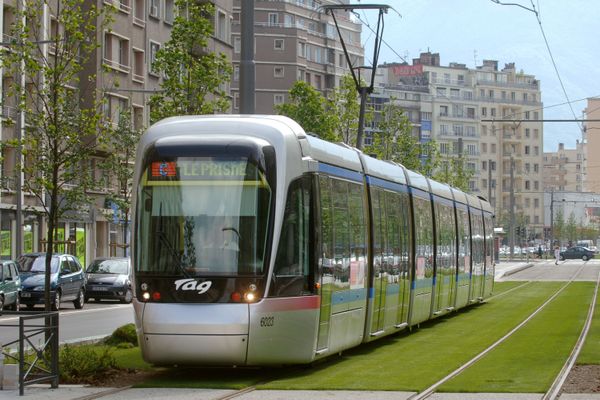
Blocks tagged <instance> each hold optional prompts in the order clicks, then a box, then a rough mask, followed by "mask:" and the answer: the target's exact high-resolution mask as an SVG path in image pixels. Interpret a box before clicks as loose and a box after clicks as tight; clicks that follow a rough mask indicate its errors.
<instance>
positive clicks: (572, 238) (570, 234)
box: [565, 211, 577, 244]
mask: <svg viewBox="0 0 600 400" xmlns="http://www.w3.org/2000/svg"><path fill="white" fill-rule="evenodd" d="M565 236H566V237H567V240H568V241H569V243H570V244H575V242H576V241H577V221H576V219H575V213H574V212H573V211H571V214H570V215H569V219H568V220H567V224H566V225H565Z"/></svg>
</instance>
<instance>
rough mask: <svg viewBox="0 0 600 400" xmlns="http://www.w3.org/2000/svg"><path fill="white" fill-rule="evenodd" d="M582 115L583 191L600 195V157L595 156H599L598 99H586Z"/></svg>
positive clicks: (599, 107) (599, 100)
mask: <svg viewBox="0 0 600 400" xmlns="http://www.w3.org/2000/svg"><path fill="white" fill-rule="evenodd" d="M584 114H585V119H586V121H585V129H584V132H583V142H584V143H585V146H584V155H583V159H584V162H583V172H584V178H583V190H584V191H586V192H594V193H600V157H598V156H597V155H598V154H600V99H598V98H589V99H587V107H586V108H585V110H584ZM594 155H596V156H594Z"/></svg>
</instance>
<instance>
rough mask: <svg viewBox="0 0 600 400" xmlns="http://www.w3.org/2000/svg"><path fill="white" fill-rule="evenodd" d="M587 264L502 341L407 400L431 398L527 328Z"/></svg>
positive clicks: (501, 339)
mask: <svg viewBox="0 0 600 400" xmlns="http://www.w3.org/2000/svg"><path fill="white" fill-rule="evenodd" d="M586 264H587V261H586V262H585V263H584V264H583V265H582V266H581V268H579V270H577V272H576V273H575V274H573V276H572V278H571V279H570V280H569V281H568V282H566V283H565V284H564V285H563V286H562V287H561V288H560V289H558V290H557V291H556V292H555V293H554V294H553V295H552V296H551V297H550V298H549V299H548V300H546V301H545V302H544V303H543V304H542V305H541V306H539V307H538V308H537V309H536V310H535V311H534V312H532V313H531V314H530V315H529V316H528V317H527V318H525V320H523V321H522V322H521V323H520V324H519V325H517V326H516V327H514V328H513V329H512V330H511V331H510V332H508V333H507V334H506V335H504V336H502V337H501V338H500V339H498V340H497V341H496V342H494V343H493V344H492V345H491V346H489V347H488V348H486V349H485V350H483V351H482V352H481V353H479V354H477V355H476V356H475V357H473V358H472V359H471V360H469V361H467V362H466V363H465V364H463V365H462V366H460V367H459V368H457V369H455V370H454V371H452V372H451V373H449V374H448V375H446V376H445V377H443V378H442V379H440V380H439V381H437V382H435V383H434V384H433V385H431V386H429V387H428V388H426V389H425V390H423V391H421V392H419V393H415V394H414V395H412V396H410V397H409V398H408V399H407V400H422V399H427V398H428V397H430V396H431V395H433V394H434V393H435V391H436V389H437V388H438V387H440V386H441V385H443V384H444V383H446V382H448V381H449V380H450V379H452V378H454V377H456V376H458V375H459V374H461V373H462V372H463V371H465V370H466V369H467V368H469V367H471V366H472V365H473V364H475V363H476V362H477V361H479V360H481V359H482V358H483V357H485V356H486V355H487V354H488V353H490V352H491V351H492V350H494V349H495V348H496V347H498V346H499V345H500V344H502V343H503V342H504V341H506V339H508V338H509V337H511V336H512V335H513V334H514V333H515V332H517V331H518V330H519V329H521V328H522V327H523V326H525V325H526V324H527V323H528V322H529V321H531V320H532V319H533V318H534V317H535V316H536V315H537V314H539V313H540V312H541V311H542V310H543V309H544V308H545V307H546V306H547V305H548V304H550V303H551V302H552V301H553V300H554V299H555V298H556V297H558V295H559V294H560V293H561V292H562V291H563V290H565V289H566V288H567V286H569V285H570V284H571V283H573V281H574V280H575V278H576V277H577V276H578V275H579V274H580V273H581V271H582V270H583V268H584V267H585V265H586Z"/></svg>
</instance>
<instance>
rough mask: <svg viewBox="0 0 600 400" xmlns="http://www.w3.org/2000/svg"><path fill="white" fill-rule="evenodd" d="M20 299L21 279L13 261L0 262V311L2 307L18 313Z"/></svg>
mask: <svg viewBox="0 0 600 400" xmlns="http://www.w3.org/2000/svg"><path fill="white" fill-rule="evenodd" d="M20 299H21V278H20V277H19V269H18V268H17V263H16V262H15V261H10V260H6V261H0V311H2V310H4V307H6V308H9V309H12V310H15V311H18V310H19V303H20Z"/></svg>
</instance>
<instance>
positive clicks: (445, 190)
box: [429, 179, 453, 200]
mask: <svg viewBox="0 0 600 400" xmlns="http://www.w3.org/2000/svg"><path fill="white" fill-rule="evenodd" d="M429 184H430V185H431V193H433V194H435V195H437V196H440V197H444V198H446V199H449V200H452V199H453V197H452V190H451V189H450V186H448V185H446V184H445V183H440V182H438V181H434V180H433V179H429Z"/></svg>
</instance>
